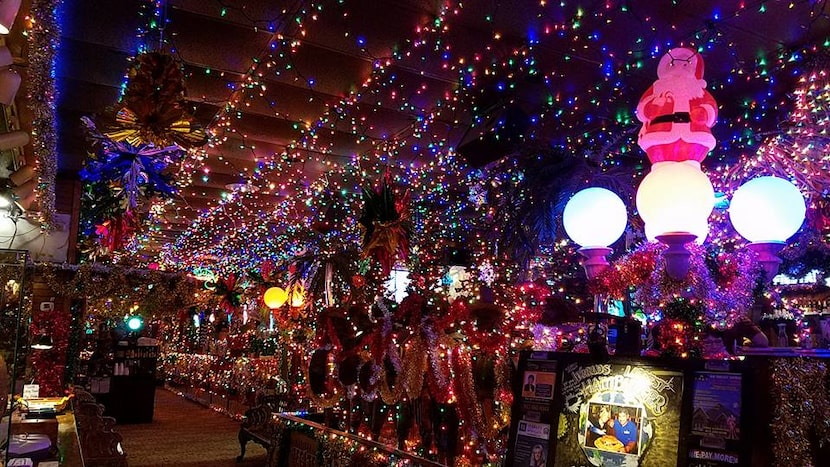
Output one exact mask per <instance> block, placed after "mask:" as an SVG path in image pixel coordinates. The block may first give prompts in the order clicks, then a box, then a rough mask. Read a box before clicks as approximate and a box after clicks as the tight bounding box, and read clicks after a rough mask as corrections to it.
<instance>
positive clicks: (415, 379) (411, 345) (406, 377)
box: [378, 336, 427, 405]
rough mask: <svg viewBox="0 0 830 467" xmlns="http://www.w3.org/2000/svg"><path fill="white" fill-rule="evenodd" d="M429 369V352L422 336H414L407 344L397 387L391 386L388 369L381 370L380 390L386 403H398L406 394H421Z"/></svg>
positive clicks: (408, 395)
mask: <svg viewBox="0 0 830 467" xmlns="http://www.w3.org/2000/svg"><path fill="white" fill-rule="evenodd" d="M426 371H427V353H426V349H425V347H424V343H423V340H422V339H421V337H420V336H413V337H412V338H411V339H410V340H409V342H408V343H407V345H406V348H405V351H404V355H403V360H402V362H401V372H400V373H398V375H397V377H396V378H395V387H393V388H390V387H389V380H390V379H391V378H390V377H389V375H388V372H387V371H382V372H381V378H380V384H379V385H378V392H379V393H380V398H381V400H382V401H383V403H384V404H386V405H393V404H397V403H398V402H400V401H401V400H403V398H404V397H405V396H407V397H409V398H411V399H416V398H418V397H419V396H420V395H421V388H423V385H424V377H425V376H426Z"/></svg>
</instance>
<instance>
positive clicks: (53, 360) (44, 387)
mask: <svg viewBox="0 0 830 467" xmlns="http://www.w3.org/2000/svg"><path fill="white" fill-rule="evenodd" d="M70 319H71V317H70V315H69V313H68V312H61V311H56V312H35V313H34V314H33V316H32V324H31V327H30V328H29V332H30V333H31V336H32V338H33V339H34V338H36V337H37V336H38V335H40V334H45V335H48V336H50V337H51V338H52V343H53V347H52V348H51V349H49V350H38V351H33V352H32V370H33V371H32V372H33V376H34V379H35V382H36V383H37V384H38V385H40V395H41V397H55V396H62V395H63V394H64V372H65V369H66V366H65V365H66V349H67V347H68V346H69V322H70Z"/></svg>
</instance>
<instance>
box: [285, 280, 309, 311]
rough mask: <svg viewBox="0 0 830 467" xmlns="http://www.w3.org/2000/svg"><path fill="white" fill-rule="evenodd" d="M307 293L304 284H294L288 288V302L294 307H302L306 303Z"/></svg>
mask: <svg viewBox="0 0 830 467" xmlns="http://www.w3.org/2000/svg"><path fill="white" fill-rule="evenodd" d="M305 294H306V291H305V287H303V285H302V284H300V283H297V284H294V286H293V287H291V288H290V289H289V290H288V304H289V305H290V306H291V307H292V308H301V307H302V306H303V305H305Z"/></svg>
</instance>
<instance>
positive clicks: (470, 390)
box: [453, 348, 500, 441]
mask: <svg viewBox="0 0 830 467" xmlns="http://www.w3.org/2000/svg"><path fill="white" fill-rule="evenodd" d="M453 363H454V373H455V375H454V381H455V383H456V395H457V396H458V407H459V409H460V410H462V413H461V414H460V415H462V416H463V415H467V418H468V421H469V422H470V424H471V427H472V431H473V433H471V435H473V436H474V437H477V438H479V439H481V440H485V441H486V440H494V439H496V437H497V435H498V425H500V423H494V421H493V420H487V417H486V416H485V414H484V410H482V406H481V404H480V403H479V398H478V394H477V391H476V385H475V379H474V378H473V356H472V352H470V350H468V349H464V348H458V350H457V351H456V355H455V360H454V362H453ZM464 412H466V414H465V413H464Z"/></svg>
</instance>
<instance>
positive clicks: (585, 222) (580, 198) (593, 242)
mask: <svg viewBox="0 0 830 467" xmlns="http://www.w3.org/2000/svg"><path fill="white" fill-rule="evenodd" d="M562 222H563V223H564V224H565V232H566V233H567V234H568V236H569V237H571V240H573V241H574V242H575V243H577V244H578V245H579V246H582V247H607V246H608V245H610V244H612V243H614V242H615V241H617V239H618V238H620V235H622V233H623V231H624V230H625V225H626V224H627V223H628V213H627V211H626V209H625V204H624V203H623V201H622V200H621V199H620V197H619V196H617V195H616V194H615V193H614V192H613V191H610V190H607V189H605V188H599V187H592V188H586V189H584V190H581V191H579V192H577V193H576V194H575V195H573V197H571V199H570V200H569V201H568V204H566V205H565V211H564V213H563V214H562Z"/></svg>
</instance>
